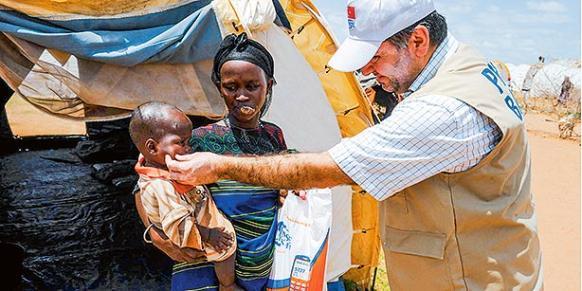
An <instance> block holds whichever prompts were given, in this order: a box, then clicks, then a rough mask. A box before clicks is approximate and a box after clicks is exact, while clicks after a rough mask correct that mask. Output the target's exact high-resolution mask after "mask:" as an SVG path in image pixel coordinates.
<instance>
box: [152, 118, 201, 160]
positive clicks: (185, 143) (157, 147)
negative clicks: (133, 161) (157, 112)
mask: <svg viewBox="0 0 582 291" xmlns="http://www.w3.org/2000/svg"><path fill="white" fill-rule="evenodd" d="M170 118H171V119H170V120H173V122H168V123H166V124H163V123H162V124H160V125H159V126H160V127H161V129H162V130H163V132H164V135H163V136H162V137H161V138H160V139H159V140H157V141H155V142H153V143H152V144H151V146H152V147H153V148H151V150H148V155H146V159H147V160H149V161H150V162H154V163H156V164H158V165H159V166H165V165H166V155H169V156H170V157H172V158H174V157H175V156H176V155H185V154H189V153H190V152H191V148H190V138H191V137H192V123H191V122H190V120H189V119H188V117H187V116H186V115H184V114H183V113H181V112H179V113H174V114H172V116H171V117H170ZM147 147H148V146H147V145H146V148H147Z"/></svg>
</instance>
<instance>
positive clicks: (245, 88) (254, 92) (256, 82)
mask: <svg viewBox="0 0 582 291" xmlns="http://www.w3.org/2000/svg"><path fill="white" fill-rule="evenodd" d="M272 83H273V81H272V80H267V76H266V74H265V72H263V69H261V68H260V67H259V66H257V65H255V64H252V63H249V62H245V61H228V62H226V63H224V64H223V65H222V67H221V68H220V88H219V89H220V93H221V94H222V96H223V97H224V99H225V102H226V106H227V107H228V111H229V115H230V117H231V122H236V123H237V124H236V125H237V126H240V127H245V128H255V127H257V126H258V122H259V118H260V115H261V109H262V108H263V106H264V105H265V99H266V96H267V92H268V90H269V88H270V87H271V86H272Z"/></svg>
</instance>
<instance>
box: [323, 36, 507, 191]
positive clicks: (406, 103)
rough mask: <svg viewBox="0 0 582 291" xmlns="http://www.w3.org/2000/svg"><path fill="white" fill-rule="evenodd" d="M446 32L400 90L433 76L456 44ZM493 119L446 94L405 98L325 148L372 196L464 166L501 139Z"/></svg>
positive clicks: (489, 150) (454, 170)
mask: <svg viewBox="0 0 582 291" xmlns="http://www.w3.org/2000/svg"><path fill="white" fill-rule="evenodd" d="M458 45H459V44H458V42H457V40H456V39H455V38H454V37H453V36H452V35H448V36H447V37H446V38H445V40H444V41H443V42H442V43H441V44H440V45H439V46H438V47H437V49H436V50H435V52H434V53H433V55H432V56H431V59H430V60H429V62H428V64H427V66H426V67H425V68H424V69H423V71H422V72H421V73H420V74H419V75H418V77H417V78H416V80H415V81H414V82H413V83H412V85H411V86H410V89H409V90H408V91H407V92H406V93H405V94H404V96H405V97H407V96H408V95H410V94H411V93H412V92H414V91H415V90H418V89H419V88H420V87H422V86H423V85H424V84H426V82H428V81H429V80H430V79H432V78H433V77H434V75H435V74H436V72H437V70H438V68H439V67H440V66H441V64H442V63H443V62H444V61H445V60H446V59H447V58H448V57H449V56H450V54H452V53H453V52H454V51H455V50H456V49H457V48H458ZM501 136H502V134H501V130H500V129H499V128H498V127H497V125H496V124H495V123H494V122H493V120H491V119H490V118H488V117H487V116H485V115H484V114H482V113H480V112H479V111H477V110H475V108H473V107H471V106H469V105H468V104H466V103H464V102H462V101H460V100H458V99H456V98H453V97H448V96H439V95H428V96H422V97H416V98H412V99H407V98H405V99H404V100H403V101H402V102H401V103H400V104H398V105H397V106H396V107H395V108H394V111H393V112H392V115H390V116H389V117H388V118H386V119H385V120H384V121H382V123H380V124H378V125H376V126H373V127H371V128H368V129H366V130H365V131H363V132H361V133H360V134H358V135H357V136H354V137H353V138H350V139H344V140H343V141H342V142H341V143H340V144H338V145H336V146H335V147H333V148H332V149H330V150H329V153H330V155H331V157H332V158H333V159H334V160H335V162H336V163H337V164H338V166H339V167H340V168H341V169H342V170H343V171H344V172H345V173H346V174H347V175H348V176H349V177H350V178H352V180H354V182H356V183H357V184H359V185H360V186H361V187H362V188H363V189H364V190H366V191H367V192H368V193H370V194H371V195H372V196H374V197H375V198H376V199H378V200H383V199H386V198H388V197H390V196H391V195H393V194H394V193H396V192H398V191H401V190H403V189H405V188H407V187H409V186H412V185H414V184H416V183H418V182H420V181H423V180H425V179H427V178H430V177H432V176H434V175H436V174H439V173H443V172H448V173H457V172H462V171H465V170H468V169H469V168H471V167H473V166H475V165H476V164H477V163H479V161H481V159H483V158H484V157H485V156H486V155H487V154H488V153H489V152H491V150H493V148H495V145H497V143H498V142H499V141H500V140H501Z"/></svg>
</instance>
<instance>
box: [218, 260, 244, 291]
mask: <svg viewBox="0 0 582 291" xmlns="http://www.w3.org/2000/svg"><path fill="white" fill-rule="evenodd" d="M234 259H235V254H232V255H231V256H230V257H229V258H228V259H226V260H224V261H222V262H215V263H214V272H215V273H216V277H217V278H218V283H219V284H220V287H219V288H218V290H220V291H231V290H241V289H240V288H239V287H238V286H237V285H236V284H234V280H235V274H234Z"/></svg>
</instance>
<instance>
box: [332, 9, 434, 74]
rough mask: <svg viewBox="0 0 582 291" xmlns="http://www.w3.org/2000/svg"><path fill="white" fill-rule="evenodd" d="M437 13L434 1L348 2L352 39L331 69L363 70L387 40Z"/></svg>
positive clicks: (346, 42)
mask: <svg viewBox="0 0 582 291" xmlns="http://www.w3.org/2000/svg"><path fill="white" fill-rule="evenodd" d="M433 11H435V7H434V3H433V0H348V6H347V16H348V27H349V30H348V38H346V40H345V41H344V42H343V43H342V44H341V46H340V47H339V49H338V50H337V52H336V53H335V54H334V55H333V57H332V58H331V59H330V60H329V66H330V67H332V68H334V69H336V70H338V71H342V72H351V71H355V70H357V69H360V68H362V67H363V66H365V65H366V64H367V63H368V62H369V61H370V60H371V59H372V58H373V57H374V55H375V54H376V51H377V50H378V48H379V47H380V45H381V44H382V42H383V41H384V40H386V39H387V38H389V37H391V36H393V35H394V34H396V33H398V32H399V31H401V30H403V29H405V28H407V27H409V26H410V25H412V24H414V23H416V22H418V21H419V20H421V19H423V18H424V17H426V16H427V15H429V14H430V13H431V12H433Z"/></svg>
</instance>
